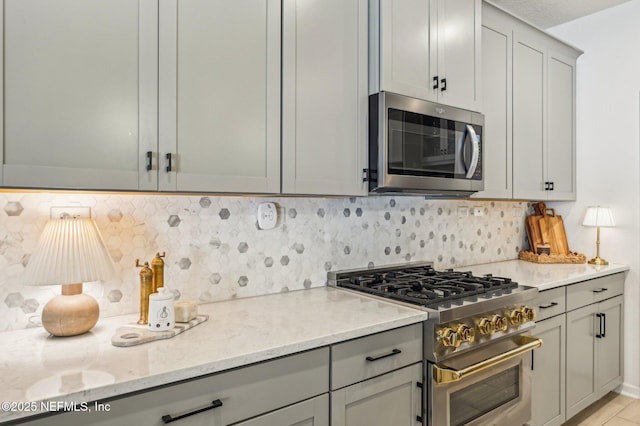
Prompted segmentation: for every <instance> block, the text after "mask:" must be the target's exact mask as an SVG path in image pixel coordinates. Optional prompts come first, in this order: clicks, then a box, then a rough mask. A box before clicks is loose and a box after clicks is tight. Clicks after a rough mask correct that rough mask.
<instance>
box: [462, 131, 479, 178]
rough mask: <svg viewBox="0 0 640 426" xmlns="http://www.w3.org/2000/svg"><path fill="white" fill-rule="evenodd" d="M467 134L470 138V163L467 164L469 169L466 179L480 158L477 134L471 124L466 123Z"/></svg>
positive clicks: (476, 166)
mask: <svg viewBox="0 0 640 426" xmlns="http://www.w3.org/2000/svg"><path fill="white" fill-rule="evenodd" d="M467 134H468V135H469V136H470V138H471V164H469V170H467V175H466V176H465V177H466V178H467V179H471V178H472V177H473V175H474V174H475V172H476V169H477V168H478V160H479V159H480V143H479V142H478V135H477V134H476V131H475V129H474V128H473V126H472V125H471V124H467Z"/></svg>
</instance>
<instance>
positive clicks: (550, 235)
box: [538, 209, 570, 256]
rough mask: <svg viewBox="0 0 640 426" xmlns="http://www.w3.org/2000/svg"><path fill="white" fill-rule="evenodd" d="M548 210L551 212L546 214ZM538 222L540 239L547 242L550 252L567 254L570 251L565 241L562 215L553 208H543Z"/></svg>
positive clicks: (565, 235)
mask: <svg viewBox="0 0 640 426" xmlns="http://www.w3.org/2000/svg"><path fill="white" fill-rule="evenodd" d="M549 211H550V212H551V214H550V215H548V214H547V213H548V212H549ZM538 223H539V226H540V233H541V235H542V241H544V242H547V243H549V246H551V254H558V255H563V256H566V255H568V254H569V252H570V250H569V243H568V242H567V234H566V233H565V230H564V222H563V221H562V217H561V216H558V215H557V214H556V211H555V210H554V209H545V211H544V212H543V215H542V217H541V218H540V221H539V222H538Z"/></svg>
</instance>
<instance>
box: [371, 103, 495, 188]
mask: <svg viewBox="0 0 640 426" xmlns="http://www.w3.org/2000/svg"><path fill="white" fill-rule="evenodd" d="M483 126H484V116H483V115H482V114H480V113H477V112H472V111H467V110H463V109H459V108H453V107H449V106H446V105H440V104H436V103H433V102H428V101H423V100H419V99H414V98H410V97H407V96H402V95H397V94H394V93H389V92H380V93H376V94H373V95H371V96H370V97H369V169H368V170H367V176H366V179H367V180H368V182H369V192H371V193H388V192H405V193H416V194H427V195H431V196H441V197H464V196H469V195H470V194H472V193H474V192H476V191H482V190H483V189H484V180H483V173H482V168H483V150H482V128H483Z"/></svg>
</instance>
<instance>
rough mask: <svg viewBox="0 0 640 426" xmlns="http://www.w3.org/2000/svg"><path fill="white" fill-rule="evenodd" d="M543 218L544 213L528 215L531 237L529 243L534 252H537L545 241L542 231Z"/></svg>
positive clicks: (528, 230)
mask: <svg viewBox="0 0 640 426" xmlns="http://www.w3.org/2000/svg"><path fill="white" fill-rule="evenodd" d="M541 219H542V215H537V214H532V215H529V216H527V221H526V224H527V237H528V238H529V245H530V246H531V251H532V252H533V253H537V252H538V246H539V245H540V244H542V243H543V242H544V240H543V239H542V233H541V232H540V220H541Z"/></svg>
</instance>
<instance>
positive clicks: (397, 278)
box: [328, 263, 542, 426]
mask: <svg viewBox="0 0 640 426" xmlns="http://www.w3.org/2000/svg"><path fill="white" fill-rule="evenodd" d="M328 283H329V285H331V286H335V287H340V288H344V289H348V290H351V291H356V292H359V293H364V294H367V295H369V296H372V297H382V298H385V299H388V300H389V301H392V302H395V303H401V304H404V305H407V306H411V307H414V308H418V309H422V310H425V311H427V312H428V313H429V319H428V320H427V321H425V323H424V361H425V362H424V366H425V373H424V380H425V383H426V386H424V387H423V392H424V397H423V402H424V412H425V413H424V415H423V419H424V424H426V425H433V426H445V425H446V426H448V425H452V426H456V425H505V426H515V425H524V424H526V423H527V422H528V421H529V419H530V418H531V370H532V368H533V365H532V359H533V358H532V350H533V349H535V348H538V347H540V346H541V345H542V341H541V340H540V339H537V338H535V337H532V336H530V334H529V332H530V331H531V329H532V328H533V327H534V326H535V323H534V321H535V316H536V313H535V311H534V310H533V309H531V308H530V307H528V305H527V304H528V303H531V302H532V301H533V299H534V298H535V297H536V295H537V293H538V290H537V289H536V288H534V287H526V286H522V285H518V284H517V283H515V282H513V281H511V280H510V279H509V278H504V277H494V276H491V275H486V276H480V277H478V276H473V275H472V274H471V273H468V272H457V271H453V270H447V271H436V270H434V269H433V267H432V264H431V263H422V264H415V263H414V264H407V265H394V266H387V267H380V268H373V269H358V270H348V271H338V272H329V274H328Z"/></svg>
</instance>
